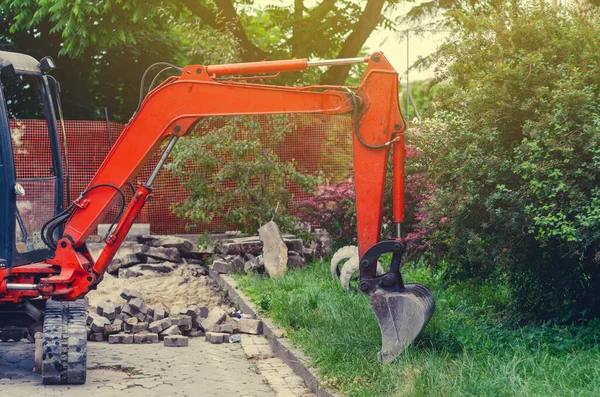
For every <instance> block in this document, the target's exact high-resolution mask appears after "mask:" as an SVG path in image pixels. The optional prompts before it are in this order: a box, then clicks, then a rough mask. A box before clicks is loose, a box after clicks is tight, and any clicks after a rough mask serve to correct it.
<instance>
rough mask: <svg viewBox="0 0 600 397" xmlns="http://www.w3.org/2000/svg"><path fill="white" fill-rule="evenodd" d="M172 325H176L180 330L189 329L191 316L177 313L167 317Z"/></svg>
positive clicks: (190, 327)
mask: <svg viewBox="0 0 600 397" xmlns="http://www.w3.org/2000/svg"><path fill="white" fill-rule="evenodd" d="M169 318H170V319H171V322H172V323H173V325H176V326H178V327H179V328H180V329H181V330H182V331H191V329H192V318H191V317H190V316H185V315H181V314H180V315H177V316H171V317H169Z"/></svg>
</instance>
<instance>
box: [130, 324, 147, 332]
mask: <svg viewBox="0 0 600 397" xmlns="http://www.w3.org/2000/svg"><path fill="white" fill-rule="evenodd" d="M144 331H148V323H137V324H133V325H132V326H131V332H132V333H134V334H137V333H140V332H144Z"/></svg>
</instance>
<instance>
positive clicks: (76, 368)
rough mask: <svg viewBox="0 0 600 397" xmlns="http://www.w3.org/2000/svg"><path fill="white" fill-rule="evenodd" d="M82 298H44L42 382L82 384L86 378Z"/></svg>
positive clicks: (85, 332) (46, 383) (85, 335)
mask: <svg viewBox="0 0 600 397" xmlns="http://www.w3.org/2000/svg"><path fill="white" fill-rule="evenodd" d="M85 320H86V313H85V303H84V301H83V300H79V301H75V302H56V301H54V300H52V299H50V300H48V301H47V302H46V310H45V313H44V341H43V353H42V381H43V383H44V384H45V385H59V384H74V385H78V384H83V383H85V379H86V361H87V341H86V339H87V338H86V337H87V328H86V324H85Z"/></svg>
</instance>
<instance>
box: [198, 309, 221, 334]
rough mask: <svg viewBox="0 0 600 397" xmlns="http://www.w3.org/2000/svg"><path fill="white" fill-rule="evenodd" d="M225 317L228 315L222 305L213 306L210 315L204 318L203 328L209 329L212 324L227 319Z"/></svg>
mask: <svg viewBox="0 0 600 397" xmlns="http://www.w3.org/2000/svg"><path fill="white" fill-rule="evenodd" d="M225 317H227V313H226V312H225V310H223V309H221V308H220V307H215V308H213V309H212V310H211V311H210V312H209V313H208V316H207V317H206V318H205V319H204V320H202V322H201V326H202V329H207V328H208V327H209V326H210V325H212V324H221V323H222V322H223V321H225Z"/></svg>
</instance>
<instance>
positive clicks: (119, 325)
mask: <svg viewBox="0 0 600 397" xmlns="http://www.w3.org/2000/svg"><path fill="white" fill-rule="evenodd" d="M122 331H123V321H121V320H119V319H116V320H114V321H113V322H112V324H108V325H105V326H104V335H105V336H107V335H112V334H118V333H120V332H122Z"/></svg>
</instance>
